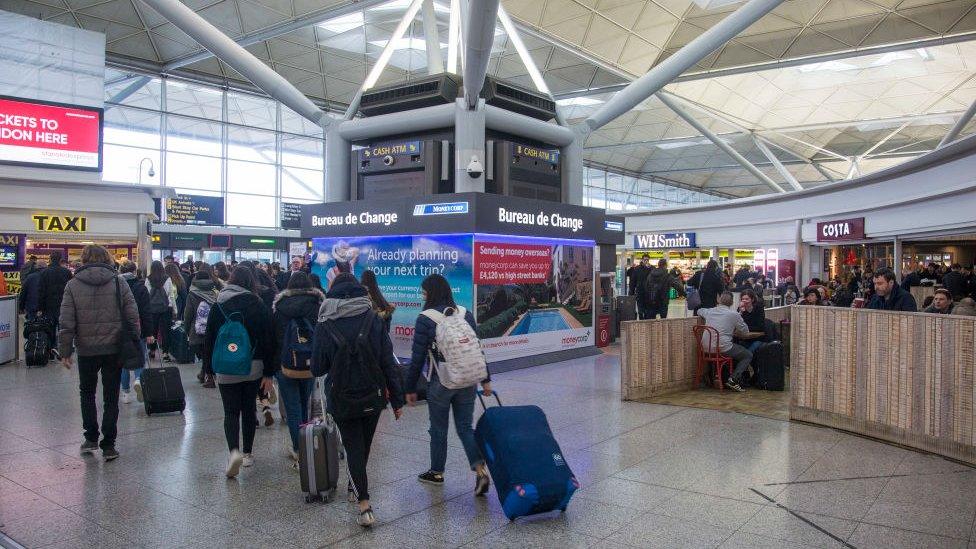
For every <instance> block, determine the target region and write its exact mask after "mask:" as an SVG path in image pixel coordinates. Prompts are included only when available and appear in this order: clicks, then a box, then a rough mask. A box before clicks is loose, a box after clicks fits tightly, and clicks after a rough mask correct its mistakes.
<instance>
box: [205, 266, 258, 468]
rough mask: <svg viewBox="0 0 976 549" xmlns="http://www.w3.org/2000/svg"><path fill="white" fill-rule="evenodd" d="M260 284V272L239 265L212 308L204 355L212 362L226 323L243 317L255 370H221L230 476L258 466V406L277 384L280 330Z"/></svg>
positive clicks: (217, 375) (220, 380) (252, 366)
mask: <svg viewBox="0 0 976 549" xmlns="http://www.w3.org/2000/svg"><path fill="white" fill-rule="evenodd" d="M254 289H255V281H254V275H253V274H251V272H250V271H249V270H248V269H245V268H236V269H234V271H233V272H232V273H231V275H230V280H229V281H228V282H227V285H226V286H225V287H224V289H223V290H221V291H220V293H219V294H218V295H217V302H216V303H215V304H214V306H213V307H211V308H210V315H209V316H208V317H207V329H206V334H205V336H204V360H206V361H212V359H213V353H214V344H215V343H216V341H217V334H218V333H219V332H220V328H221V327H223V325H224V323H225V322H227V320H228V318H230V317H231V316H233V317H234V318H235V319H237V318H240V321H241V323H242V324H244V328H245V329H246V330H247V333H248V336H250V339H251V350H252V351H253V355H252V356H251V358H252V361H251V371H250V373H248V374H247V375H242V376H237V375H228V374H221V373H219V372H217V373H216V376H215V377H216V379H217V386H218V388H219V389H220V399H221V400H222V401H223V403H224V436H225V437H226V438H227V448H228V449H229V450H230V457H229V460H228V462H227V470H226V474H227V478H235V477H236V476H237V474H238V473H239V472H240V470H241V467H242V466H243V467H250V466H251V465H254V458H253V457H252V456H251V450H252V447H253V445H254V433H255V432H256V431H257V427H258V421H257V416H256V413H257V410H256V409H255V404H256V403H257V397H258V391H259V390H264V391H270V390H273V388H274V380H273V377H272V376H274V372H275V364H274V347H275V343H274V331H273V329H272V327H271V318H270V315H269V314H268V309H267V307H265V305H264V302H263V301H261V298H259V297H258V296H257V294H256V293H255V292H254ZM236 313H239V314H236ZM211 363H212V362H211ZM241 435H243V445H242V444H241ZM241 450H243V453H242V452H241Z"/></svg>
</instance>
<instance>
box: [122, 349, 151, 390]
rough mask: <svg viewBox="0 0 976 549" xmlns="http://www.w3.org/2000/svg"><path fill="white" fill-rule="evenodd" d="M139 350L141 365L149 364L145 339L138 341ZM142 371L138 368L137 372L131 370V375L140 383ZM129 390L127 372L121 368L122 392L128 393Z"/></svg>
mask: <svg viewBox="0 0 976 549" xmlns="http://www.w3.org/2000/svg"><path fill="white" fill-rule="evenodd" d="M139 348H140V349H142V363H143V364H149V347H148V346H147V345H146V340H145V339H140V340H139ZM142 370H143V369H142V368H139V369H138V370H132V372H133V375H134V376H135V378H136V379H137V380H139V381H140V382H142ZM131 388H132V387H130V386H129V370H126V369H125V368H123V369H122V391H123V392H126V393H128V392H129V389H131Z"/></svg>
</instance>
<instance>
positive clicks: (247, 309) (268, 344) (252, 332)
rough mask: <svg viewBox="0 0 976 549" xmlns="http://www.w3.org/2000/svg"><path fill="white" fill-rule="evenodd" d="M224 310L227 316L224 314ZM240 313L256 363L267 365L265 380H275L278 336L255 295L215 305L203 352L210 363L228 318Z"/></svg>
mask: <svg viewBox="0 0 976 549" xmlns="http://www.w3.org/2000/svg"><path fill="white" fill-rule="evenodd" d="M232 287H233V286H232ZM221 308H222V309H223V312H221ZM236 312H239V313H241V316H242V322H243V323H244V328H245V329H246V330H247V334H248V335H249V336H250V337H251V349H253V350H254V356H253V358H254V360H260V361H262V362H264V372H263V373H262V376H263V377H271V376H273V375H274V373H275V367H276V362H277V361H276V360H275V359H274V335H273V334H272V332H271V318H270V316H269V315H268V309H267V308H266V307H265V306H264V303H263V302H262V301H261V299H260V298H258V296H256V295H254V294H252V293H242V294H239V295H236V296H234V297H232V298H230V299H228V300H227V301H224V302H221V303H220V307H218V306H217V305H214V306H213V307H211V308H210V316H208V317H207V334H206V337H204V340H203V352H204V355H205V357H206V359H207V360H210V359H211V358H212V357H213V349H214V343H215V342H216V341H217V332H219V331H220V328H221V326H223V325H224V322H225V319H224V314H226V315H228V316H229V315H231V314H232V313H236Z"/></svg>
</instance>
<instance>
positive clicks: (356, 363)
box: [322, 311, 387, 419]
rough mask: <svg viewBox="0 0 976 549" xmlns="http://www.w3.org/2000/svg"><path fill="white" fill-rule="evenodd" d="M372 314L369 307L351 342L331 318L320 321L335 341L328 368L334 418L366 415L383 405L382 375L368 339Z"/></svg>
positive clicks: (383, 387)
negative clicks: (330, 364) (334, 348)
mask: <svg viewBox="0 0 976 549" xmlns="http://www.w3.org/2000/svg"><path fill="white" fill-rule="evenodd" d="M374 318H376V314H375V313H373V312H372V311H368V312H367V313H366V315H365V318H364V319H363V323H362V325H361V326H360V327H359V332H358V333H357V334H356V338H355V339H354V340H353V341H352V342H350V341H349V340H348V339H346V337H345V336H343V335H342V333H341V332H339V329H338V328H337V327H336V325H335V321H333V320H327V321H325V322H323V323H322V326H323V327H324V329H325V331H327V332H328V333H329V335H330V336H331V337H332V340H333V341H334V342H335V345H336V350H335V353H334V354H333V355H332V368H331V370H330V371H329V379H330V380H331V387H330V390H329V404H330V405H331V408H332V415H333V417H335V418H336V419H356V418H362V417H368V416H372V415H376V414H378V413H380V412H381V411H383V409H384V408H386V403H387V397H386V395H387V391H386V377H385V376H384V375H383V371H382V370H380V365H379V361H378V360H377V358H376V355H375V354H374V353H373V349H372V347H371V346H370V343H369V332H370V330H371V329H372V326H373V319H374Z"/></svg>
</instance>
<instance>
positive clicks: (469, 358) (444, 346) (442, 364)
mask: <svg viewBox="0 0 976 549" xmlns="http://www.w3.org/2000/svg"><path fill="white" fill-rule="evenodd" d="M449 310H451V311H454V314H452V315H450V316H448V315H446V314H444V313H447V311H449ZM444 313H440V312H438V311H435V310H434V309H427V310H425V311H423V312H421V313H420V314H422V315H424V316H426V317H427V318H429V319H431V320H433V321H434V323H435V324H437V328H436V331H435V332H434V341H435V342H436V344H437V351H438V352H439V353H440V355H441V356H442V357H443V358H444V360H443V361H438V360H436V359H435V358H434V357H432V358H431V364H433V365H434V367H435V368H436V369H437V377H438V379H439V381H440V383H441V385H443V386H444V387H445V388H446V389H464V388H467V387H473V386H475V385H477V384H478V383H480V382H481V381H483V380H485V379H486V378H487V377H488V364H487V363H486V362H485V355H484V353H483V352H482V351H481V342H480V341H479V340H478V336H477V335H476V334H475V333H474V330H473V329H472V328H471V325H470V324H468V321H467V320H465V318H464V314H465V310H464V307H456V308H455V307H448V308H447V309H445V310H444ZM428 381H429V378H428Z"/></svg>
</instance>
